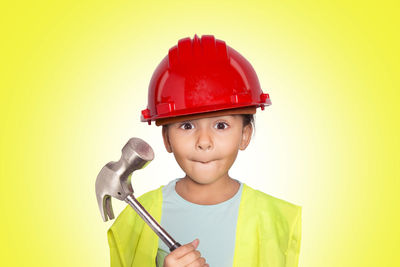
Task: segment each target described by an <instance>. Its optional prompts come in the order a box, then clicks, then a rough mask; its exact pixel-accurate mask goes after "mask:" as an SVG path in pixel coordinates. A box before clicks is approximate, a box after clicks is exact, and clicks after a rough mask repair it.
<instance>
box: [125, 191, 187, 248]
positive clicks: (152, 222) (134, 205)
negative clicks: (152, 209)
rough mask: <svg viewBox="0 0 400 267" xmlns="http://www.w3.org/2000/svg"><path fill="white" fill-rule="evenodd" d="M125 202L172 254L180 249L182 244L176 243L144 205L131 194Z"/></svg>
mask: <svg viewBox="0 0 400 267" xmlns="http://www.w3.org/2000/svg"><path fill="white" fill-rule="evenodd" d="M125 201H126V202H127V203H128V204H129V205H130V206H131V207H132V208H133V209H134V210H135V211H136V212H137V214H139V216H140V217H141V218H142V219H143V220H144V221H145V222H146V223H147V225H148V226H150V228H151V229H152V230H153V231H154V232H155V233H156V234H157V235H158V237H159V238H161V240H162V241H163V242H164V243H165V244H166V245H167V246H168V248H169V250H170V251H171V252H172V251H174V250H175V249H176V248H178V247H180V246H181V244H179V243H178V242H176V241H175V240H174V239H173V238H172V237H171V236H170V235H169V234H168V233H167V231H165V230H164V229H163V228H162V227H161V226H160V225H159V224H158V223H157V221H156V220H154V218H153V217H152V216H151V215H150V214H149V213H148V212H147V211H146V210H145V208H144V207H143V206H142V204H140V203H139V201H137V200H136V198H135V197H134V196H133V195H132V194H131V195H128V196H127V197H126V198H125Z"/></svg>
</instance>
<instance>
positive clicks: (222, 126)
mask: <svg viewBox="0 0 400 267" xmlns="http://www.w3.org/2000/svg"><path fill="white" fill-rule="evenodd" d="M228 126H229V125H228V124H227V123H226V122H218V123H217V124H215V128H217V129H218V130H224V129H226V128H228Z"/></svg>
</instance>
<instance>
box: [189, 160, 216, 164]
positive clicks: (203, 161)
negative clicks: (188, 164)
mask: <svg viewBox="0 0 400 267" xmlns="http://www.w3.org/2000/svg"><path fill="white" fill-rule="evenodd" d="M193 161H194V162H197V163H202V164H207V163H210V162H213V161H214V160H193Z"/></svg>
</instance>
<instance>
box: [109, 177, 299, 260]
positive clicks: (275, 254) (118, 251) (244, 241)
mask: <svg viewBox="0 0 400 267" xmlns="http://www.w3.org/2000/svg"><path fill="white" fill-rule="evenodd" d="M161 189H162V186H161V187H160V188H158V189H156V190H153V191H150V192H148V193H146V194H144V195H142V196H141V197H139V199H138V200H139V202H140V203H141V204H142V205H143V206H144V207H145V208H146V210H147V211H148V212H149V213H150V214H151V215H152V216H153V217H154V219H155V220H157V221H158V222H160V221H161V211H162V190H161ZM301 209H302V207H301V206H297V205H294V204H292V203H289V202H287V201H284V200H281V199H278V198H275V197H273V196H270V195H268V194H265V193H263V192H261V191H258V190H255V189H252V188H251V187H249V186H247V185H246V184H243V191H242V197H241V200H240V207H239V215H238V221H237V228H236V241H235V253H234V258H233V266H234V267H247V266H252V267H253V266H254V267H256V266H262V267H297V266H298V261H299V254H300V241H301ZM107 236H108V243H109V245H110V258H111V266H112V267H120V266H122V267H131V266H134V267H155V266H156V263H155V259H156V255H157V250H158V236H157V235H156V234H155V233H154V232H153V231H152V230H151V228H150V227H149V226H148V225H147V224H146V223H145V222H144V221H143V220H142V219H141V218H140V217H139V215H137V214H136V212H135V211H134V210H133V209H132V208H131V207H130V206H127V207H126V208H125V209H124V210H123V211H122V212H121V214H120V215H119V216H118V218H117V219H116V220H115V222H114V224H113V225H112V226H111V227H110V229H109V230H108V232H107Z"/></svg>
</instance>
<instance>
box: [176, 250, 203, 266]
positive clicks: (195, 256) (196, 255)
mask: <svg viewBox="0 0 400 267" xmlns="http://www.w3.org/2000/svg"><path fill="white" fill-rule="evenodd" d="M200 258H201V254H200V252H199V251H198V250H195V251H191V252H189V253H188V254H186V255H185V256H183V257H182V258H180V259H179V262H180V263H182V264H183V265H184V266H190V264H193V263H196V262H197V261H198V260H199V259H200ZM204 262H205V261H204ZM196 264H198V263H196ZM196 264H195V265H194V266H196ZM198 266H203V264H202V265H198Z"/></svg>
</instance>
